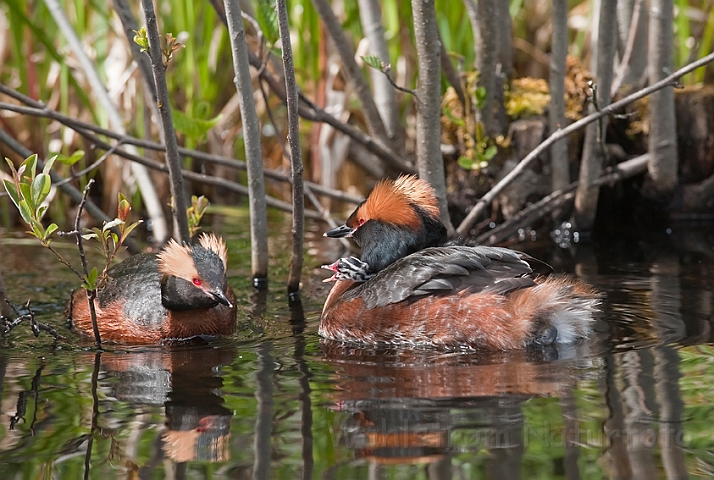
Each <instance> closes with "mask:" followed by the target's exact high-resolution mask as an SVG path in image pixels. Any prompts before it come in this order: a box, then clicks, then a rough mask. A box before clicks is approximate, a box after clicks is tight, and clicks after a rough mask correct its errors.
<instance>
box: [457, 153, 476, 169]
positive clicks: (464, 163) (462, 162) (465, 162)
mask: <svg viewBox="0 0 714 480" xmlns="http://www.w3.org/2000/svg"><path fill="white" fill-rule="evenodd" d="M457 163H458V164H459V166H460V167H461V168H463V169H465V170H473V168H474V161H473V160H472V159H470V158H469V157H466V156H461V157H459V159H458V160H457Z"/></svg>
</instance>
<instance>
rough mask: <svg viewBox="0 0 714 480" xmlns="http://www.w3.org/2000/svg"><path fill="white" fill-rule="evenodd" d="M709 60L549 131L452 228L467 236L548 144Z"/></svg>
mask: <svg viewBox="0 0 714 480" xmlns="http://www.w3.org/2000/svg"><path fill="white" fill-rule="evenodd" d="M712 61H714V53H711V54H709V55H707V56H706V57H702V58H701V59H699V60H697V61H696V62H693V63H690V64H689V65H687V66H685V67H683V68H681V69H679V70H677V71H676V72H674V73H673V74H671V75H669V76H667V77H666V78H664V79H662V80H660V81H659V82H657V83H655V84H653V85H650V86H649V87H647V88H643V89H642V90H640V91H638V92H635V93H633V94H632V95H628V96H627V97H625V98H623V99H622V100H619V101H617V102H615V103H611V104H610V105H608V106H607V107H605V108H603V109H602V110H600V111H598V112H595V113H592V114H590V115H588V116H586V117H583V118H581V119H580V120H578V121H577V122H575V123H572V124H571V125H568V126H567V127H565V128H561V129H558V130H556V131H555V132H553V133H552V134H551V135H550V136H549V137H548V138H546V139H545V140H544V141H543V142H542V143H541V144H540V145H538V146H537V147H536V148H534V149H533V151H532V152H531V153H529V154H528V155H526V157H525V158H524V159H523V160H521V162H520V163H519V164H518V165H516V167H515V168H514V169H513V170H511V171H510V172H509V173H508V175H506V176H505V177H504V178H503V179H502V180H501V181H500V182H498V183H497V184H496V185H495V186H494V187H493V188H492V189H491V190H490V191H489V192H488V193H487V194H486V195H484V196H483V197H481V200H479V201H478V202H477V203H476V205H474V207H473V208H472V209H471V211H470V212H469V213H468V215H467V216H466V218H464V220H463V221H462V222H461V225H459V228H457V229H456V233H457V235H459V236H462V237H466V236H468V233H469V230H470V229H471V227H472V226H473V225H474V223H476V220H478V218H479V216H480V215H481V214H482V213H483V212H484V210H485V209H486V207H487V206H488V205H489V204H490V203H491V202H492V201H493V199H494V198H496V196H498V195H499V194H500V193H501V192H503V190H504V189H505V188H506V187H507V186H508V185H510V184H511V182H512V181H513V180H514V179H515V178H516V177H518V175H520V174H521V173H522V172H523V171H524V170H525V169H526V168H527V167H528V165H530V164H531V163H532V162H533V161H534V160H535V159H536V158H538V156H539V155H541V154H542V153H544V152H545V151H546V150H547V149H548V148H549V147H550V146H551V145H552V144H554V143H555V142H557V141H558V140H560V139H562V138H565V137H567V136H568V135H570V134H571V133H573V132H576V131H578V130H580V129H581V128H583V127H584V126H586V125H588V124H590V123H592V122H594V121H596V120H598V119H600V118H602V117H605V116H607V115H611V114H613V113H615V112H616V111H617V110H619V109H621V108H622V107H625V106H626V105H629V104H630V103H632V102H634V101H636V100H639V99H640V98H644V97H646V96H648V95H651V94H652V93H654V92H656V91H658V90H661V89H663V88H666V87H672V86H676V85H678V83H679V79H680V78H682V77H683V76H684V75H686V74H687V73H689V72H691V71H693V70H696V69H697V68H700V67H703V66H704V65H706V64H708V63H710V62H712Z"/></svg>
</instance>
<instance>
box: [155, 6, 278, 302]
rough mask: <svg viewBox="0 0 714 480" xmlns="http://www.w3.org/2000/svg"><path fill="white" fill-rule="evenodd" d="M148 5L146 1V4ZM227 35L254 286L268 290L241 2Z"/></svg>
mask: <svg viewBox="0 0 714 480" xmlns="http://www.w3.org/2000/svg"><path fill="white" fill-rule="evenodd" d="M145 1H146V0H145ZM223 5H224V6H225V9H226V11H225V13H226V21H227V22H228V33H229V36H230V42H231V51H232V54H233V69H234V72H235V78H234V82H235V85H236V90H237V92H238V95H239V96H240V99H241V102H240V113H241V119H242V121H243V135H244V140H245V142H244V143H245V156H246V159H247V166H248V169H247V172H248V187H249V188H248V202H249V208H250V240H251V264H252V269H253V272H252V274H253V285H254V286H255V287H256V288H258V289H265V288H267V287H268V218H267V212H266V202H265V183H264V178H263V158H262V153H261V148H260V125H259V123H258V114H257V113H256V111H255V100H254V98H253V81H252V79H251V76H250V70H249V68H248V46H247V44H246V41H245V29H244V28H243V18H242V16H241V8H240V5H239V3H238V0H224V2H223Z"/></svg>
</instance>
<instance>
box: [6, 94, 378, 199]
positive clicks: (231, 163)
mask: <svg viewBox="0 0 714 480" xmlns="http://www.w3.org/2000/svg"><path fill="white" fill-rule="evenodd" d="M0 93H5V94H6V95H9V96H11V97H12V98H15V99H16V100H19V101H21V102H23V103H25V104H27V105H30V107H23V106H20V105H15V104H11V103H5V102H0V110H8V111H11V112H16V113H21V114H23V115H30V116H33V117H42V118H50V119H52V120H56V121H57V122H59V123H61V124H62V125H65V126H67V127H69V128H71V129H73V130H75V131H80V130H88V131H91V132H95V133H97V134H101V135H104V136H107V137H109V138H113V139H116V140H117V141H118V143H119V144H127V145H135V146H137V147H141V148H146V149H149V150H155V151H159V152H165V151H166V147H165V146H164V145H162V144H160V143H156V142H152V141H150V140H143V139H140V138H136V137H132V136H130V135H122V134H118V133H116V132H113V131H112V130H108V129H106V128H102V127H98V126H96V125H93V124H91V123H87V122H83V121H81V120H76V119H74V118H72V117H69V116H66V115H63V114H61V113H59V112H57V111H56V110H52V109H50V108H48V107H46V106H45V105H44V104H43V103H42V102H39V101H36V100H33V99H31V98H29V97H26V96H25V95H23V94H21V93H20V92H17V91H15V90H13V89H11V88H9V87H8V86H6V85H2V84H0ZM114 148H116V147H112V149H114ZM179 153H180V154H181V155H184V156H186V157H191V158H195V159H197V160H202V161H205V162H210V163H215V164H217V165H224V166H227V167H231V168H235V169H238V170H246V168H247V166H246V164H245V162H242V161H240V160H236V159H233V158H230V157H224V156H221V155H213V154H210V153H207V152H201V151H199V150H192V149H189V148H184V147H179ZM264 174H265V176H266V177H268V178H272V179H275V180H279V181H283V182H287V183H289V182H290V176H289V175H286V174H284V173H281V172H279V171H277V170H265V171H264ZM305 184H306V185H308V186H310V187H311V188H312V189H313V190H314V191H315V192H317V193H319V194H320V195H324V196H326V197H330V198H334V199H336V200H341V201H344V202H350V203H354V204H359V203H361V202H362V201H364V197H362V196H360V195H351V194H349V193H346V192H343V191H340V190H335V189H332V188H328V187H324V186H322V185H319V184H317V183H313V182H305ZM78 197H81V193H78Z"/></svg>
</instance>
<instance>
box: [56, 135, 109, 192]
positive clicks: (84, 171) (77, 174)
mask: <svg viewBox="0 0 714 480" xmlns="http://www.w3.org/2000/svg"><path fill="white" fill-rule="evenodd" d="M121 144H122V142H117V143H116V145H114V146H113V147H112V148H110V149H109V150H107V151H106V152H104V154H103V155H102V156H101V157H99V158H98V159H97V160H96V161H95V162H94V163H92V164H91V165H90V166H88V167H87V168H84V169H82V170H80V171H79V172H74V173H72V175H70V176H69V177H67V178H65V179H64V180H62V181H61V182H59V183H56V184H55V187H59V186H60V185H63V184H65V183H69V182H71V181H72V180H75V179H77V178H79V177H81V176H82V175H86V174H88V173H89V172H91V171H92V170H94V169H95V168H97V167H99V165H101V164H102V163H104V160H106V159H107V158H109V155H111V154H113V153H114V150H116V149H117V148H118V147H119V145H121Z"/></svg>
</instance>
